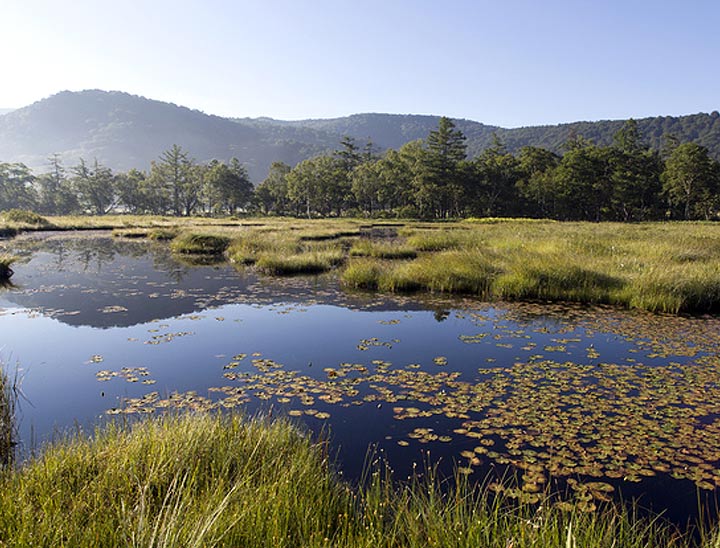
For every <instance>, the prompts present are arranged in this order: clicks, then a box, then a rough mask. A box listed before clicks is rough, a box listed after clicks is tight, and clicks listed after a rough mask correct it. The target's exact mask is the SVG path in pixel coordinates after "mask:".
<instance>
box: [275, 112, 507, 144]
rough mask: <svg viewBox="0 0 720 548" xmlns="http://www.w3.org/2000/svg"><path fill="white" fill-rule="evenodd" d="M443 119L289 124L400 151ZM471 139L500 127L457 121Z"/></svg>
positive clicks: (373, 117) (393, 117)
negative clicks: (347, 136) (399, 149)
mask: <svg viewBox="0 0 720 548" xmlns="http://www.w3.org/2000/svg"><path fill="white" fill-rule="evenodd" d="M439 119H440V116H427V115H419V114H377V113H368V114H353V115H351V116H346V117H344V118H329V119H325V120H300V121H294V122H285V124H287V125H289V126H290V127H308V128H313V129H317V130H322V131H326V132H329V133H333V134H336V135H340V136H342V135H349V136H351V137H354V138H355V139H356V140H357V143H358V145H360V146H362V145H363V144H364V143H366V142H367V140H368V139H371V140H372V141H373V142H374V143H375V144H376V145H377V146H378V147H379V148H382V149H386V148H399V147H401V146H402V145H403V144H405V143H407V142H408V141H414V140H416V139H424V138H425V137H427V135H428V133H429V132H430V131H432V130H433V129H437V126H438V120H439ZM455 123H456V125H457V127H458V128H460V130H462V132H463V133H464V134H465V135H466V136H467V137H468V139H474V138H484V137H486V136H487V137H488V138H489V137H490V136H491V135H492V133H493V131H497V130H499V129H500V128H497V127H494V126H487V125H485V124H481V123H479V122H474V121H472V120H455Z"/></svg>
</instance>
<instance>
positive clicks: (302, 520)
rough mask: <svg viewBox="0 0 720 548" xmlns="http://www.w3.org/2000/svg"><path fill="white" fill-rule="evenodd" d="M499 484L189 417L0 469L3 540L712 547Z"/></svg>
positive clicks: (268, 428)
mask: <svg viewBox="0 0 720 548" xmlns="http://www.w3.org/2000/svg"><path fill="white" fill-rule="evenodd" d="M513 485H514V484H513V483H512V480H508V481H507V482H505V483H502V485H501V488H500V489H498V485H497V484H496V485H489V484H488V483H486V482H480V483H479V484H478V483H475V482H472V481H470V480H468V479H467V478H466V477H465V476H463V475H461V474H458V475H457V477H456V478H454V480H453V481H451V482H449V483H448V482H447V481H445V480H442V479H441V478H439V477H438V476H437V475H436V474H435V473H434V471H433V469H432V468H429V469H428V470H427V471H426V472H424V473H423V475H422V476H416V477H414V478H412V479H410V480H409V481H406V482H403V483H398V482H396V481H395V480H394V479H393V477H392V474H391V472H390V471H389V469H388V468H387V467H386V466H384V465H382V463H377V462H376V463H374V464H371V465H370V467H369V469H368V472H367V475H366V476H365V478H364V479H363V480H362V481H361V483H360V484H359V485H358V486H354V487H353V486H351V485H349V484H347V483H345V482H343V481H341V480H340V478H339V476H338V475H337V474H336V473H335V472H334V469H333V466H332V463H331V462H330V461H329V460H328V457H327V448H326V445H325V443H324V442H322V441H319V442H315V441H312V440H311V439H310V438H309V437H308V436H307V435H305V434H303V433H302V432H301V431H300V430H298V428H297V427H295V426H293V425H292V424H291V423H290V422H288V421H287V420H284V419H276V420H273V421H270V420H267V419H264V418H255V419H243V418H240V417H238V416H221V415H210V414H202V413H193V414H183V415H174V416H163V417H155V418H150V419H147V420H143V421H139V422H135V423H131V424H124V425H123V424H120V423H115V424H109V425H107V426H106V427H104V428H99V429H98V430H96V431H95V432H94V435H93V436H92V437H90V438H87V437H84V436H82V435H80V434H76V435H74V436H72V437H68V438H67V439H65V440H63V441H59V442H56V443H54V444H52V445H50V446H48V447H47V448H46V449H45V450H44V452H43V453H42V454H40V455H39V456H37V457H36V458H34V459H33V460H31V461H28V462H26V463H24V464H22V465H21V466H19V467H18V468H16V469H11V470H6V471H5V472H4V473H2V474H1V475H0V539H1V540H2V543H3V546H8V547H21V546H22V547H24V546H74V547H78V548H83V547H89V546H92V547H106V546H107V547H111V546H112V547H115V546H153V547H155V546H165V547H171V546H177V547H180V546H182V547H186V546H198V547H199V546H218V547H221V546H228V547H231V546H244V547H248V548H253V547H267V546H273V547H280V548H284V547H288V548H289V547H296V546H307V547H321V546H324V547H327V546H338V547H358V548H359V547H368V548H369V547H380V548H399V547H411V548H413V547H417V548H420V547H427V546H438V547H439V546H459V547H467V548H471V547H472V548H475V547H477V546H484V547H485V546H486V547H491V548H507V547H508V546H514V547H525V546H528V547H530V546H533V547H537V548H550V547H552V548H557V547H558V546H587V547H600V546H623V547H627V548H640V547H647V546H663V547H676V548H685V547H687V548H691V547H696V546H698V547H702V548H706V547H707V548H710V547H711V546H715V545H714V544H713V542H715V539H716V535H715V529H714V528H710V529H708V530H707V531H706V532H705V533H704V534H703V535H700V538H699V540H697V539H694V538H693V537H691V536H690V535H687V534H681V533H680V532H678V531H677V530H676V529H675V528H673V527H672V526H670V525H668V524H667V523H665V522H664V521H662V520H661V519H659V518H655V517H652V516H650V517H642V516H641V515H640V514H639V513H638V512H637V509H636V508H634V507H632V506H630V507H628V506H625V505H622V504H619V503H618V504H615V503H604V504H603V505H601V506H600V508H599V509H598V510H596V511H595V512H592V513H586V512H582V511H580V510H579V506H573V505H572V504H565V505H557V504H555V502H554V500H555V499H554V497H553V496H552V495H551V494H550V493H547V494H545V495H541V496H539V497H536V499H537V500H535V501H534V502H522V499H521V498H520V499H518V498H517V493H519V492H521V490H520V489H518V488H517V486H516V485H515V487H513Z"/></svg>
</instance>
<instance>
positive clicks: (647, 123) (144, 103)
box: [0, 90, 720, 183]
mask: <svg viewBox="0 0 720 548" xmlns="http://www.w3.org/2000/svg"><path fill="white" fill-rule="evenodd" d="M439 118H440V117H439V116H429V115H414V114H380V113H366V114H353V115H351V116H346V117H343V118H332V119H311V120H299V121H284V120H274V119H271V118H232V119H230V118H222V117H219V116H213V115H208V114H205V113H203V112H201V111H198V110H191V109H189V108H186V107H182V106H178V105H174V104H172V103H165V102H161V101H156V100H152V99H146V98H144V97H139V96H136V95H130V94H128V93H124V92H119V91H109V92H108V91H100V90H87V91H80V92H69V91H64V92H61V93H58V94H56V95H53V96H51V97H49V98H47V99H43V100H41V101H38V102H36V103H33V104H32V105H29V106H27V107H24V108H20V109H16V110H13V111H11V112H8V113H6V114H4V115H2V116H0V161H5V162H23V163H25V164H27V165H28V166H30V167H32V168H34V169H36V170H39V171H42V170H43V169H45V168H46V167H47V158H48V157H49V156H50V155H52V154H55V153H57V154H59V155H60V156H61V158H62V159H63V160H64V162H65V164H66V165H67V166H71V165H75V164H76V163H77V162H78V160H79V158H81V157H82V158H85V159H86V160H89V161H92V160H93V159H94V158H97V159H98V161H100V162H102V163H103V164H105V165H107V166H109V167H111V168H113V169H114V170H122V171H125V170H128V169H131V168H138V169H147V168H148V167H149V166H150V162H151V161H153V160H155V159H157V158H158V156H160V154H161V153H162V152H163V151H165V150H167V149H168V148H170V147H171V146H172V145H173V144H178V145H180V146H182V147H183V148H184V149H186V150H187V151H189V152H190V154H191V156H193V157H194V158H195V159H196V160H198V161H201V162H204V161H208V160H210V159H213V158H217V159H219V160H223V161H227V160H229V159H230V158H231V157H233V156H235V157H237V158H238V159H239V160H241V161H242V162H244V163H245V164H246V165H247V167H248V171H249V173H250V177H251V179H252V180H253V181H254V182H256V183H257V182H259V181H261V180H262V179H263V178H264V177H265V176H266V174H267V170H268V167H269V166H270V164H271V163H272V162H273V161H283V162H286V163H288V164H291V165H294V164H296V163H298V162H299V161H301V160H303V159H305V158H309V157H311V156H315V155H317V154H320V153H323V152H327V151H330V150H333V149H334V148H336V147H337V146H338V143H339V141H340V139H341V138H342V137H343V136H344V135H349V136H351V137H354V138H355V139H356V141H357V144H358V145H359V146H361V147H362V146H363V145H364V144H365V142H366V141H367V140H368V139H371V140H372V141H373V143H374V144H375V145H376V147H377V148H378V149H379V150H384V149H387V148H399V147H400V146H402V145H403V144H404V143H407V142H409V141H413V140H416V139H422V138H425V137H426V136H427V134H428V133H429V132H430V131H431V130H433V129H435V128H436V127H437V124H438V120H439ZM637 122H638V128H639V130H640V132H641V134H642V135H643V137H644V138H645V140H646V141H647V143H648V144H649V145H650V146H652V147H654V148H660V147H661V146H662V144H663V136H664V135H665V134H666V133H670V134H673V135H675V137H676V138H677V139H678V140H679V141H690V140H692V141H697V142H698V143H700V144H702V145H704V146H706V147H707V148H708V149H710V151H711V154H712V155H713V156H714V157H715V158H719V159H720V114H718V112H717V111H715V112H713V113H711V114H703V113H700V114H693V115H688V116H658V117H653V118H642V119H638V120H637ZM455 123H456V125H457V127H458V128H459V129H460V130H461V131H462V132H463V133H464V134H465V136H466V137H467V145H468V154H469V155H470V156H475V155H477V154H479V153H480V152H482V151H483V150H484V149H486V148H487V147H489V146H491V144H492V143H493V135H497V136H498V137H499V138H500V140H501V141H503V142H504V143H505V145H506V147H507V149H508V150H509V151H511V152H514V151H517V150H519V149H520V148H522V147H523V146H527V145H534V146H542V147H544V148H547V149H550V150H553V151H556V152H559V151H560V150H561V149H562V145H563V143H565V141H567V139H568V138H569V137H571V136H572V135H582V136H584V137H586V138H588V139H591V140H593V141H594V142H595V143H597V144H599V145H608V144H610V143H611V142H612V136H613V134H614V133H615V132H616V131H617V130H618V129H620V127H622V125H623V123H624V120H606V121H598V122H574V123H569V124H560V125H553V126H535V127H524V128H512V129H507V128H501V127H497V126H490V125H486V124H482V123H480V122H475V121H473V120H464V119H459V120H455Z"/></svg>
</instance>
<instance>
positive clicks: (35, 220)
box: [1, 209, 51, 228]
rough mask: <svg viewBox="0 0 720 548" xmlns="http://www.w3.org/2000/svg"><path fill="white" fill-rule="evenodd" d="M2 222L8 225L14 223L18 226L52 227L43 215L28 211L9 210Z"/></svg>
mask: <svg viewBox="0 0 720 548" xmlns="http://www.w3.org/2000/svg"><path fill="white" fill-rule="evenodd" d="M1 216H2V220H4V221H5V222H7V223H13V224H15V225H18V226H25V225H27V226H32V227H41V228H47V227H50V226H51V223H50V221H48V220H47V219H46V218H45V217H43V216H42V215H39V214H37V213H35V212H34V211H28V210H25V209H9V210H7V211H4V212H3V213H2V215H1Z"/></svg>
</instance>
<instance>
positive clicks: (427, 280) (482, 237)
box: [0, 215, 720, 313]
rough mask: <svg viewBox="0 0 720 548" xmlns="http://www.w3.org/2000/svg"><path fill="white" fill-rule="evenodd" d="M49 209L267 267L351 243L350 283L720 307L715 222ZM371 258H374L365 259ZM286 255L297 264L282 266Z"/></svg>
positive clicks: (79, 221)
mask: <svg viewBox="0 0 720 548" xmlns="http://www.w3.org/2000/svg"><path fill="white" fill-rule="evenodd" d="M47 220H48V222H49V223H50V224H51V225H52V226H53V227H55V228H58V229H70V228H78V229H90V228H98V227H105V228H107V227H112V228H123V229H126V230H127V229H131V228H132V229H140V230H143V231H144V230H148V231H152V230H157V229H160V230H172V231H179V230H185V231H187V232H193V233H197V234H205V233H211V234H217V235H222V236H223V237H226V238H230V239H231V240H232V243H231V244H230V246H229V248H228V251H227V256H228V257H229V258H230V259H231V260H232V261H234V262H236V263H237V264H238V265H245V264H253V263H255V262H257V261H258V260H259V259H260V257H261V256H263V257H264V261H263V263H264V264H263V271H265V272H268V273H273V274H276V275H282V274H285V273H297V272H302V271H303V270H304V268H303V267H301V263H303V262H305V263H308V264H311V263H314V264H317V263H318V257H315V256H313V255H318V253H320V252H325V251H330V250H331V251H332V258H331V263H332V264H331V265H330V266H332V265H336V264H339V263H340V262H342V260H341V259H339V258H337V253H341V252H342V253H345V255H346V256H349V257H350V260H349V261H347V268H346V270H345V271H344V272H343V274H342V279H343V281H344V283H346V284H347V285H348V286H350V287H367V288H379V289H382V290H386V291H409V290H431V291H446V292H459V293H472V294H476V295H478V296H481V297H483V298H488V299H506V300H536V299H537V300H566V301H574V302H582V303H609V304H616V305H620V306H624V307H631V308H642V309H647V310H652V311H658V312H669V313H678V312H692V313H702V312H708V311H712V312H714V311H718V310H720V274H719V273H720V226H719V225H717V224H713V223H701V222H697V223H642V224H622V223H560V222H553V221H542V220H532V221H531V222H528V220H523V219H490V220H483V219H474V220H470V221H469V222H456V223H427V222H423V223H417V222H411V221H408V222H406V223H404V224H403V226H401V227H400V228H399V230H398V234H399V235H400V236H401V237H404V240H403V239H402V238H401V239H398V240H396V241H393V242H383V243H380V242H372V241H369V242H368V241H366V240H359V239H357V238H355V237H351V238H348V237H346V236H343V234H355V233H356V232H357V231H358V230H360V229H361V227H362V226H363V225H362V224H361V221H359V220H353V219H349V220H338V219H331V220H308V221H304V220H298V219H290V218H284V219H283V218H263V219H261V220H260V221H261V222H260V221H258V222H254V221H253V220H252V219H244V220H242V221H228V220H227V219H204V218H181V219H178V218H171V217H157V216H154V217H153V216H130V215H115V216H104V217H50V218H48V219H47ZM258 225H262V226H258ZM17 229H19V230H25V228H22V227H19V228H17ZM33 229H37V227H36V228H33ZM1 230H10V231H11V232H12V231H14V230H16V227H14V226H11V224H9V223H8V222H7V221H3V220H2V219H0V231H1ZM150 234H151V233H150V232H148V235H150ZM174 245H176V246H177V245H179V244H174ZM338 250H339V251H338ZM413 252H415V253H417V258H416V259H415V260H413V261H404V262H403V263H401V264H396V263H392V262H390V261H387V260H385V259H390V258H400V257H405V258H410V257H411V256H412V253H413ZM308 253H310V254H311V255H310V256H305V257H303V260H302V261H301V260H300V257H301V256H303V255H306V254H308ZM448 254H449V255H448ZM365 258H368V259H370V260H371V261H372V260H374V261H375V262H374V263H373V264H372V265H370V263H367V262H365V261H363V262H360V263H357V261H359V260H360V259H365ZM283 262H286V263H288V264H289V266H288V268H283V267H282V265H281V263H283ZM320 262H324V263H325V264H326V266H322V267H321V266H313V267H311V268H310V267H309V271H317V270H318V269H320V268H323V269H324V268H328V266H327V263H326V261H320ZM463 263H466V264H463ZM295 265H298V266H297V267H296V266H295ZM476 267H477V268H476ZM371 272H372V273H373V275H372V276H369V273H371ZM358 276H359V278H360V279H355V278H356V277H358Z"/></svg>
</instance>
